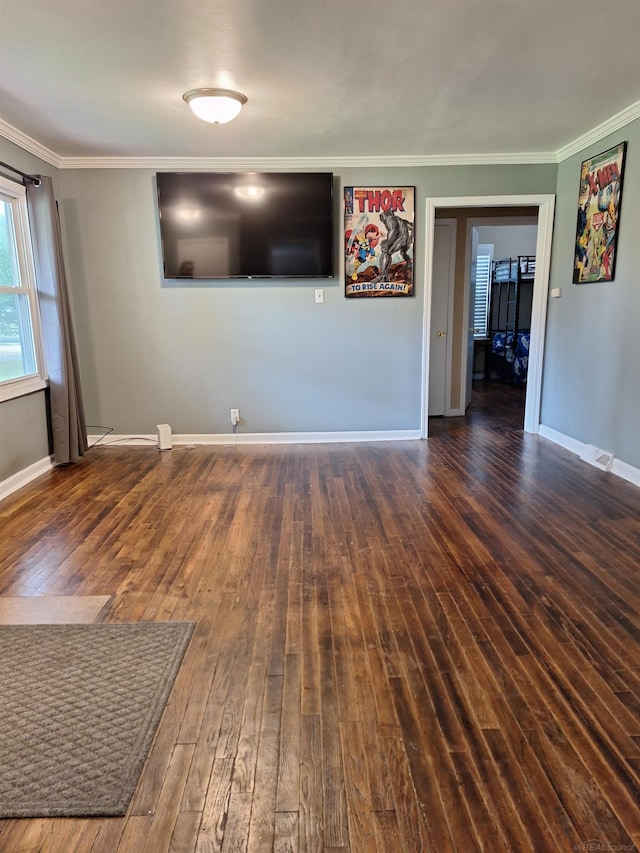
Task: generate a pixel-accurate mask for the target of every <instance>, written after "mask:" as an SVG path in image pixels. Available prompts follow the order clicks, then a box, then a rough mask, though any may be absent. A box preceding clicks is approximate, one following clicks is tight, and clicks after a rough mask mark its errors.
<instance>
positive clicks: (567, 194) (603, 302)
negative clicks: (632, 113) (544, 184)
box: [541, 121, 640, 468]
mask: <svg viewBox="0 0 640 853" xmlns="http://www.w3.org/2000/svg"><path fill="white" fill-rule="evenodd" d="M624 140H627V141H628V143H629V144H628V146H627V160H626V168H625V176H624V185H623V194H622V205H621V216H620V229H619V238H618V259H617V264H616V271H615V280H614V281H612V282H601V283H594V284H580V285H576V284H573V283H572V275H573V251H574V241H575V228H576V215H577V199H578V183H579V176H580V164H581V162H582V161H583V160H585V159H586V158H588V157H592V156H594V155H595V154H598V153H600V152H601V151H606V150H607V149H608V148H611V147H612V146H613V145H618V144H619V143H620V142H622V141H624ZM638 235H640V121H634V122H632V123H631V124H629V125H627V126H626V127H624V128H622V130H620V131H619V132H617V133H616V134H614V135H612V136H609V137H607V138H606V139H602V140H600V142H597V143H595V144H594V145H591V146H589V147H588V148H586V149H585V150H584V151H582V152H580V154H577V155H575V156H574V157H571V158H570V159H568V160H566V161H564V162H563V163H561V164H560V166H559V169H558V189H557V199H556V220H555V232H554V243H553V253H552V260H551V282H550V287H551V288H554V287H561V288H562V297H561V298H560V299H550V300H549V308H548V318H547V340H546V347H545V368H544V374H543V393H542V411H541V419H542V423H543V424H544V425H545V426H548V427H551V428H552V429H556V430H558V431H559V432H561V433H564V434H565V435H568V436H571V437H572V438H575V439H577V440H578V441H581V442H585V443H586V444H592V445H595V446H596V447H599V448H602V449H604V450H608V451H612V452H613V453H614V455H615V456H616V457H618V458H619V459H621V460H622V461H624V462H627V463H628V464H630V465H633V466H634V467H637V468H640V351H639V348H638V347H639V340H640V272H639V270H640V240H639V239H638Z"/></svg>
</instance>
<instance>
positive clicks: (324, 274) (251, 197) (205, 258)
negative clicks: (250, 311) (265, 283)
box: [156, 172, 333, 279]
mask: <svg viewBox="0 0 640 853" xmlns="http://www.w3.org/2000/svg"><path fill="white" fill-rule="evenodd" d="M156 179H157V187H158V209H159V213H160V238H161V241H162V258H163V263H164V275H165V278H195V279H199V278H209V279H214V278H329V277H331V276H333V175H332V174H331V173H330V172H304V173H293V172H283V173H273V172H261V173H214V172H158V173H157V175H156Z"/></svg>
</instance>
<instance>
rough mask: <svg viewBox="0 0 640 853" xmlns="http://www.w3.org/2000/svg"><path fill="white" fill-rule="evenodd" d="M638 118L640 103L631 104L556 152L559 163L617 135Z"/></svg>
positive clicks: (639, 116)
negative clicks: (610, 136)
mask: <svg viewBox="0 0 640 853" xmlns="http://www.w3.org/2000/svg"><path fill="white" fill-rule="evenodd" d="M637 118H640V101H636V102H635V103H633V104H630V105H629V106H628V107H626V108H625V109H624V110H621V111H620V112H619V113H616V114H615V115H614V116H611V118H610V119H607V121H605V122H603V123H602V124H599V125H598V126H597V127H594V128H593V129H592V130H589V131H587V133H584V134H583V135H582V136H579V137H578V138H577V139H574V140H573V142H570V143H569V144H568V145H565V146H564V148H560V149H559V150H558V151H557V152H556V158H557V162H558V163H562V162H563V160H567V159H568V158H569V157H573V155H574V154H578V153H579V152H580V151H583V150H584V149H585V148H587V147H588V146H589V145H592V144H593V143H595V142H599V141H600V140H601V139H604V137H605V136H609V134H610V133H615V132H616V131H617V130H620V128H621V127H624V126H625V125H627V124H629V123H630V122H632V121H635V119H637Z"/></svg>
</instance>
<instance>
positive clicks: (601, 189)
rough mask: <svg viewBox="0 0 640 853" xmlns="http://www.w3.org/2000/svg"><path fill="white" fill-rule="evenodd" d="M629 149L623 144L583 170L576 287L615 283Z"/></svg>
mask: <svg viewBox="0 0 640 853" xmlns="http://www.w3.org/2000/svg"><path fill="white" fill-rule="evenodd" d="M626 149H627V143H626V142H621V143H620V145H616V146H615V148H610V149H609V150H608V151H604V152H603V153H602V154H598V155H597V157H591V158H590V159H589V160H585V161H584V162H583V163H582V166H581V168H580V190H579V193H578V224H577V227H576V249H575V256H574V262H573V281H574V284H585V283H587V282H591V281H613V276H614V272H615V267H616V247H617V243H618V229H619V226H620V201H621V199H622V178H623V175H624V157H625V153H626Z"/></svg>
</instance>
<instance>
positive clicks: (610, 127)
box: [0, 101, 640, 172]
mask: <svg viewBox="0 0 640 853" xmlns="http://www.w3.org/2000/svg"><path fill="white" fill-rule="evenodd" d="M637 118H640V101H636V102H635V103H633V104H631V105H630V106H628V107H626V108H625V109H624V110H621V111H620V112H619V113H616V115H614V116H612V117H611V118H610V119H607V121H605V122H603V123H602V124H599V125H598V126H597V127H594V128H593V129H592V130H590V131H588V132H587V133H585V134H583V135H582V136H579V137H578V138H577V139H574V140H573V141H572V142H570V143H568V144H567V145H565V146H564V147H563V148H560V149H558V151H542V152H541V151H532V152H509V153H504V152H503V153H494V154H422V155H388V156H385V155H383V156H375V157H371V156H370V157H340V156H337V157H65V156H62V155H60V154H56V153H55V152H54V151H51V150H50V149H49V148H46V147H45V146H44V145H41V144H40V143H39V142H37V141H36V140H35V139H32V138H31V137H30V136H27V134H26V133H23V132H22V131H21V130H18V129H17V128H15V127H13V126H12V125H10V124H9V123H8V122H6V121H3V120H2V119H0V136H3V137H4V138H5V139H8V140H9V142H14V143H15V144H16V145H19V146H20V147H21V148H23V149H24V150H25V151H28V152H29V153H30V154H33V155H35V156H36V157H39V158H40V159H41V160H44V161H45V163H49V164H50V165H52V166H55V167H56V168H57V169H153V170H154V171H162V170H164V169H166V170H172V171H173V170H180V169H188V170H194V169H201V170H204V171H206V170H211V171H214V170H215V171H229V172H234V171H243V170H246V169H259V170H262V171H269V170H271V171H287V170H288V169H291V170H294V169H299V170H305V169H322V170H332V169H335V168H337V167H340V168H347V169H356V168H359V169H362V168H416V167H423V166H509V165H514V166H525V165H539V164H547V163H562V162H563V160H566V159H568V158H569V157H572V156H573V155H574V154H577V153H579V152H580V151H582V150H583V149H584V148H587V147H588V146H589V145H591V144H593V143H595V142H598V141H599V140H600V139H603V138H604V137H605V136H608V135H609V134H611V133H615V132H616V131H617V130H620V128H622V127H624V126H625V125H627V124H629V122H632V121H634V120H635V119H637Z"/></svg>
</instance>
